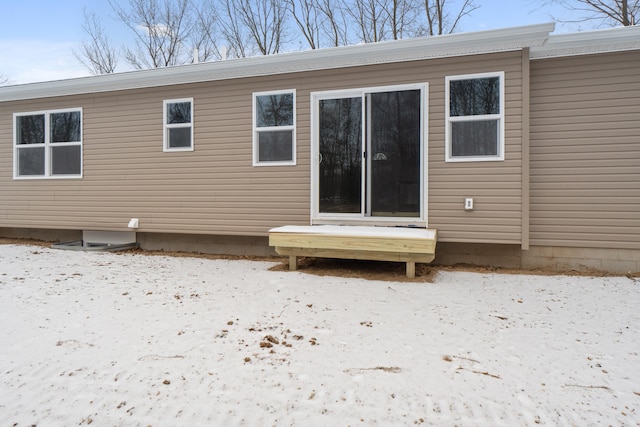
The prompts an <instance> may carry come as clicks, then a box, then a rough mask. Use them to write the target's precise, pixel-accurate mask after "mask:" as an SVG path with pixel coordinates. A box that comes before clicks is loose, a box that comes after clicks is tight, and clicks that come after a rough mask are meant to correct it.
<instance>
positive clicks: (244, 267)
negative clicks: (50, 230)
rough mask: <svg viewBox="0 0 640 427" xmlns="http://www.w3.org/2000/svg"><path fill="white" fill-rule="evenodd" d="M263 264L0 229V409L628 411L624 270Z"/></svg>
mask: <svg viewBox="0 0 640 427" xmlns="http://www.w3.org/2000/svg"><path fill="white" fill-rule="evenodd" d="M276 264H277V263H275V262H267V261H247V260H214V259H204V258H190V257H170V256H150V255H145V254H140V253H124V254H117V253H95V252H76V251H62V250H52V249H48V248H42V247H39V246H26V245H25V246H22V245H0V324H1V325H2V328H1V329H0V372H1V375H2V386H1V387H0V425H2V426H14V425H16V426H25V425H37V426H68V425H89V424H92V425H97V426H113V425H119V426H120V425H122V426H124V425H126V426H148V425H150V426H161V425H175V426H213V425H219V426H222V425H224V426H242V425H246V426H258V425H261V426H262V425H265V426H266V425H276V426H288V425H303V426H327V425H340V426H347V425H351V426H356V425H358V426H359V425H366V426H371V425H379V426H389V425H394V426H395V425H430V426H453V425H457V426H483V425H484V426H514V425H523V426H537V425H559V426H564V425H566V426H574V425H575V426H584V425H621V426H632V425H638V423H640V357H639V352H640V333H639V332H638V325H639V324H640V314H639V313H640V312H639V310H638V306H639V305H640V292H639V291H640V281H639V280H638V279H633V278H627V277H599V278H596V277H569V276H534V275H519V274H514V275H506V274H493V273H482V272H464V271H439V272H438V273H437V275H436V278H435V280H434V282H433V283H426V282H406V281H405V282H383V281H367V280H364V279H352V278H343V277H328V276H324V277H321V276H312V275H310V274H307V273H305V272H304V271H298V272H288V271H272V270H270V268H271V267H273V266H274V265H276ZM269 340H271V341H277V342H278V343H277V344H275V343H270V342H269ZM285 341H286V344H284V342H285ZM261 343H262V344H261ZM267 343H269V344H271V345H272V347H268V346H267V345H268V344H267Z"/></svg>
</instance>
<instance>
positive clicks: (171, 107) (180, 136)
mask: <svg viewBox="0 0 640 427" xmlns="http://www.w3.org/2000/svg"><path fill="white" fill-rule="evenodd" d="M163 110H164V148H163V151H193V98H185V99H171V100H166V101H164V108H163Z"/></svg>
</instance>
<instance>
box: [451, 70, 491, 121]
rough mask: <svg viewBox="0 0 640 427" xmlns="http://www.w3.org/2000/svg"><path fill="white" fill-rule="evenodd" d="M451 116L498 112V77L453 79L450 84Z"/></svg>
mask: <svg viewBox="0 0 640 427" xmlns="http://www.w3.org/2000/svg"><path fill="white" fill-rule="evenodd" d="M449 108H450V110H449V111H450V114H451V116H456V117H457V116H479V115H484V114H500V79H499V78H498V77H489V78H483V79H466V80H453V81H451V86H450V107H449Z"/></svg>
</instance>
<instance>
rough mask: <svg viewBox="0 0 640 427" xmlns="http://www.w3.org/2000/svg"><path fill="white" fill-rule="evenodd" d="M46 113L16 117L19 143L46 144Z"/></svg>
mask: <svg viewBox="0 0 640 427" xmlns="http://www.w3.org/2000/svg"><path fill="white" fill-rule="evenodd" d="M44 117H45V115H44V114H35V115H32V116H18V117H17V118H16V122H17V123H16V132H17V141H16V143H17V144H20V145H22V144H44Z"/></svg>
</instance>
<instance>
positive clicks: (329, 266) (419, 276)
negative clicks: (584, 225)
mask: <svg viewBox="0 0 640 427" xmlns="http://www.w3.org/2000/svg"><path fill="white" fill-rule="evenodd" d="M3 244H4V245H11V244H12V245H33V246H40V247H47V248H49V247H51V242H47V241H42V240H35V239H17V238H2V237H0V245H3ZM122 252H127V253H137V254H140V255H156V256H172V257H188V258H203V259H226V260H249V261H267V262H277V263H278V264H277V265H274V266H273V267H271V268H270V270H271V271H287V270H289V258H288V257H283V256H253V255H224V254H206V253H198V252H183V251H162V250H146V249H139V248H138V249H129V250H127V251H122ZM116 253H117V252H116ZM298 271H300V272H301V273H307V274H313V275H316V276H332V277H344V278H360V279H366V280H380V281H394V282H426V283H433V281H434V277H435V275H436V274H437V272H438V271H468V272H475V273H497V274H528V275H540V276H554V275H563V276H594V277H615V276H620V274H610V273H607V272H603V271H599V270H595V269H591V270H587V271H576V270H564V271H554V270H547V269H532V270H527V269H513V268H501V267H491V266H477V265H471V264H455V265H450V266H449V265H439V264H420V263H417V264H416V277H415V278H413V279H409V278H407V277H406V274H405V272H406V264H405V263H404V262H381V261H365V260H350V259H332V258H307V257H298ZM627 277H629V278H630V279H633V278H637V277H640V272H635V273H629V274H627Z"/></svg>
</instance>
